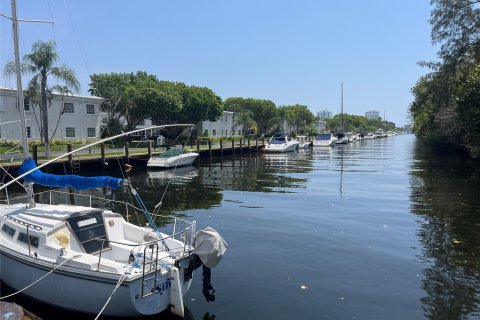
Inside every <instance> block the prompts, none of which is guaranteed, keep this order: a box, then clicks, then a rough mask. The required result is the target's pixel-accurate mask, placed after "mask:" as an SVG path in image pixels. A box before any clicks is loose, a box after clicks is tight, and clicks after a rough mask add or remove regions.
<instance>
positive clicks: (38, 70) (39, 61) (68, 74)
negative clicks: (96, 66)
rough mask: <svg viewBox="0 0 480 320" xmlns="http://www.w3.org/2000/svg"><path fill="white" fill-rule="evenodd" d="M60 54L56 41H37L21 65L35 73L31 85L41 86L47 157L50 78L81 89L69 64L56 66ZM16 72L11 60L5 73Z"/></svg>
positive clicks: (23, 70)
mask: <svg viewBox="0 0 480 320" xmlns="http://www.w3.org/2000/svg"><path fill="white" fill-rule="evenodd" d="M57 60H58V55H57V51H56V44H55V42H54V41H49V42H43V41H37V42H35V43H34V44H33V46H32V52H31V53H28V54H26V55H25V56H24V57H23V62H22V64H21V66H20V69H21V71H22V73H30V74H33V77H32V79H31V80H30V82H29V87H32V88H34V87H36V88H40V96H41V100H40V101H41V104H40V111H41V117H42V130H43V132H42V136H43V141H44V143H45V157H47V158H48V157H49V154H50V151H49V131H48V108H47V88H48V79H49V77H50V76H51V77H53V78H55V79H58V80H60V81H63V82H65V84H66V85H67V86H68V87H69V88H71V89H72V90H73V91H75V92H77V91H79V90H80V83H79V82H78V80H77V78H76V76H75V72H74V71H73V70H71V69H69V68H68V67H67V66H65V65H62V66H56V63H57ZM14 73H15V62H13V61H11V62H9V63H8V64H7V65H6V67H5V74H8V75H12V74H14Z"/></svg>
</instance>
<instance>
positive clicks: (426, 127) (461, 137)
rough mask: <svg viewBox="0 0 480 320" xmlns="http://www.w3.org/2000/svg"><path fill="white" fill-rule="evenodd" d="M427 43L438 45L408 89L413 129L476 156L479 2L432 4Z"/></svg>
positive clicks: (479, 147)
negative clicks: (432, 59) (435, 58)
mask: <svg viewBox="0 0 480 320" xmlns="http://www.w3.org/2000/svg"><path fill="white" fill-rule="evenodd" d="M431 3H432V5H433V8H432V13H431V20H430V23H431V25H432V40H433V43H434V44H440V50H439V53H438V55H439V57H440V58H441V61H440V62H438V63H422V64H423V65H427V66H430V67H433V72H431V73H429V74H427V75H425V76H423V77H421V78H420V79H419V80H418V81H417V83H416V84H415V86H414V87H413V88H412V93H413V97H414V100H413V102H412V103H411V105H410V109H409V111H410V115H411V118H412V120H413V131H414V132H415V134H416V135H417V136H419V137H421V138H425V139H428V140H430V141H432V142H435V143H437V144H450V145H452V146H456V147H458V148H464V149H466V150H467V151H469V152H470V155H471V156H472V157H480V141H479V140H480V138H478V137H479V130H480V129H478V128H480V117H479V112H480V111H479V110H480V81H479V80H478V79H479V78H478V74H479V71H478V70H479V68H480V2H479V1H475V0H432V1H431Z"/></svg>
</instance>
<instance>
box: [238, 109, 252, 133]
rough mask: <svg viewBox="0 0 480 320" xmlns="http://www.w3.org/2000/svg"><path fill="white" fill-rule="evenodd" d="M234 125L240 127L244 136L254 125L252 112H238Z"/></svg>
mask: <svg viewBox="0 0 480 320" xmlns="http://www.w3.org/2000/svg"><path fill="white" fill-rule="evenodd" d="M235 124H236V125H240V126H242V132H243V135H245V134H246V133H247V132H248V131H249V130H250V129H251V128H252V127H253V126H254V125H255V121H253V119H252V112H251V111H249V110H246V111H242V112H238V113H237V114H236V118H235Z"/></svg>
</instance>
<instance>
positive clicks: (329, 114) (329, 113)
mask: <svg viewBox="0 0 480 320" xmlns="http://www.w3.org/2000/svg"><path fill="white" fill-rule="evenodd" d="M317 116H318V117H319V118H320V119H331V118H332V111H330V110H322V111H320V112H317Z"/></svg>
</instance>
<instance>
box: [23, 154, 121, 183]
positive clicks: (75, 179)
mask: <svg viewBox="0 0 480 320" xmlns="http://www.w3.org/2000/svg"><path fill="white" fill-rule="evenodd" d="M36 167H37V165H36V164H35V161H34V160H33V159H32V158H28V159H25V160H24V161H23V163H22V166H21V167H20V169H18V175H22V174H24V173H25V172H28V171H30V170H32V169H34V168H36ZM23 180H25V182H33V183H36V184H39V185H42V186H47V187H59V188H73V189H76V190H85V189H95V188H99V187H109V188H112V189H117V188H118V187H119V186H121V185H122V184H123V179H118V178H113V177H109V176H98V177H82V176H77V175H73V174H70V175H56V174H48V173H43V172H42V171H40V170H37V171H34V172H32V173H30V174H29V175H26V176H25V177H23Z"/></svg>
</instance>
